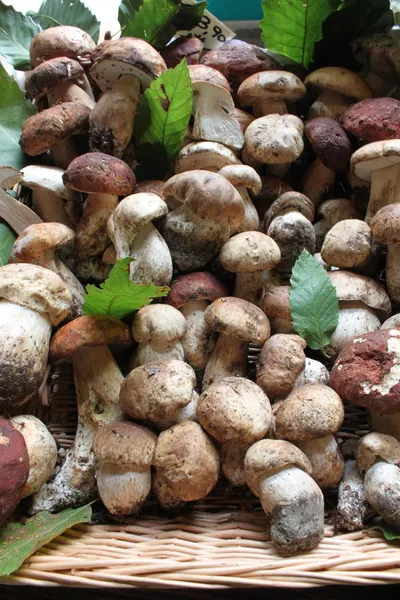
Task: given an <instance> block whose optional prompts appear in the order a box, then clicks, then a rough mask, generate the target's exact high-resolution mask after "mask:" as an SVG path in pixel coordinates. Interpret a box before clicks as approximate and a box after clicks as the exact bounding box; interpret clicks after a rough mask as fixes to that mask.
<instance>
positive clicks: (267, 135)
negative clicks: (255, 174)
mask: <svg viewBox="0 0 400 600" xmlns="http://www.w3.org/2000/svg"><path fill="white" fill-rule="evenodd" d="M303 131H304V124H303V121H302V120H301V119H299V118H298V117H296V116H295V115H278V114H272V115H267V116H266V117H260V118H259V119H255V121H253V122H252V123H250V125H249V126H248V128H247V129H246V132H245V134H244V140H245V150H246V151H247V152H248V153H249V155H250V156H251V157H252V158H254V159H255V160H259V161H260V162H262V163H267V164H282V163H290V162H293V161H294V160H296V158H298V157H299V156H300V154H301V153H302V152H303V149H304V142H303Z"/></svg>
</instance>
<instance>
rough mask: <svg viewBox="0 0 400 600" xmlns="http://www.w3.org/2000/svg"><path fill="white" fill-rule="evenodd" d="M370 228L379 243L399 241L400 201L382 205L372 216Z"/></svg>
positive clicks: (395, 242) (396, 242)
mask: <svg viewBox="0 0 400 600" xmlns="http://www.w3.org/2000/svg"><path fill="white" fill-rule="evenodd" d="M371 230H372V235H373V237H374V239H375V240H376V241H377V242H378V243H379V244H387V245H389V244H398V243H400V203H398V202H396V204H388V205H387V206H384V207H383V208H381V209H380V210H378V212H377V213H376V215H375V216H374V217H373V219H372V221H371Z"/></svg>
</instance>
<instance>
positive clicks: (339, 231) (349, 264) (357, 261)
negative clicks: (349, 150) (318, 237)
mask: <svg viewBox="0 0 400 600" xmlns="http://www.w3.org/2000/svg"><path fill="white" fill-rule="evenodd" d="M371 253H372V235H371V228H370V227H369V225H368V224H367V223H365V221H360V220H359V219H345V220H344V221H339V223H336V225H334V226H333V227H332V228H331V229H330V230H329V231H328V233H327V234H326V236H325V239H324V243H323V244H322V248H321V257H322V259H323V260H324V261H325V262H326V263H327V264H328V265H332V266H334V267H339V268H341V269H351V268H353V267H357V266H358V265H362V263H363V262H365V261H366V260H367V258H368V257H369V256H370V255H371Z"/></svg>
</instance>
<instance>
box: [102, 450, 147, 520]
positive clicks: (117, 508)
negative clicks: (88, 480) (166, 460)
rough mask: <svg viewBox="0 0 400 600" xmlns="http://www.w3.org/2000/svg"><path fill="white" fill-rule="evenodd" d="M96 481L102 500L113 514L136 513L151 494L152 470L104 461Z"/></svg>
mask: <svg viewBox="0 0 400 600" xmlns="http://www.w3.org/2000/svg"><path fill="white" fill-rule="evenodd" d="M96 481H97V487H98V490H99V495H100V498H101V501H102V502H103V504H104V505H105V506H106V507H107V509H108V510H109V512H110V513H111V514H116V515H121V514H134V513H135V512H137V510H138V509H139V508H140V507H141V506H142V504H143V503H144V501H145V500H146V498H147V496H148V495H149V494H150V490H151V470H150V467H147V468H143V470H142V471H139V470H135V471H134V470H132V467H127V466H120V465H116V464H114V463H111V462H104V463H100V465H99V467H98V469H97V475H96Z"/></svg>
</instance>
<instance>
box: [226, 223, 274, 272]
mask: <svg viewBox="0 0 400 600" xmlns="http://www.w3.org/2000/svg"><path fill="white" fill-rule="evenodd" d="M280 259H281V252H280V250H279V246H278V244H277V243H276V242H275V241H274V240H273V239H272V238H270V237H269V236H268V235H265V233H261V232H260V231H245V232H243V233H238V234H237V235H234V236H233V237H231V238H230V239H229V240H228V241H227V242H226V244H224V246H223V247H222V250H221V253H220V255H219V260H220V263H221V265H222V266H223V267H224V269H225V270H226V271H230V272H231V273H254V272H256V271H267V270H270V269H273V268H274V267H275V266H276V265H277V264H278V263H279V261H280Z"/></svg>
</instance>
